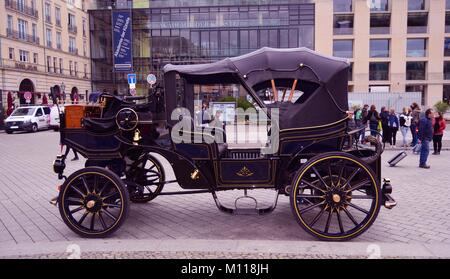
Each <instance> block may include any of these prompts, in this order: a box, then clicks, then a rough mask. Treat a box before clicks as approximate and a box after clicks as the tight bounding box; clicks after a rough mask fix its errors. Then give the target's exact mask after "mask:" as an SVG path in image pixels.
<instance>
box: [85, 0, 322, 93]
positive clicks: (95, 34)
mask: <svg viewBox="0 0 450 279" xmlns="http://www.w3.org/2000/svg"><path fill="white" fill-rule="evenodd" d="M312 2H313V1H307V0H276V1H275V0H246V1H237V0H221V1H217V0H212V1H211V0H169V1H161V0H156V1H152V0H144V1H143V0H136V1H126V0H123V1H120V0H117V1H96V2H95V5H94V6H93V7H91V8H92V9H90V11H89V15H90V21H91V26H90V27H91V30H90V31H91V44H92V45H91V46H92V47H91V49H92V54H91V55H92V81H93V86H94V88H95V89H96V90H98V91H103V90H107V91H109V92H112V91H113V90H116V89H117V90H118V91H119V92H121V93H123V92H124V91H126V90H127V88H128V84H127V76H126V73H113V70H112V69H113V58H112V52H113V51H112V35H111V34H112V30H111V13H112V11H113V10H114V9H130V10H131V12H132V38H133V40H132V51H133V70H134V72H135V73H136V74H137V79H138V80H137V84H136V90H137V93H138V94H145V93H146V92H147V90H148V88H149V85H148V84H147V82H146V81H145V78H146V76H147V75H148V74H149V73H153V74H156V76H157V78H158V79H161V75H162V67H163V66H164V65H165V64H167V63H176V64H189V63H205V62H212V61H216V60H220V59H223V58H225V57H230V56H237V55H241V54H245V53H248V52H251V51H253V50H256V49H259V48H261V47H264V46H269V47H277V48H287V47H301V46H305V47H308V48H312V49H314V4H313V3H312ZM94 46H96V47H94Z"/></svg>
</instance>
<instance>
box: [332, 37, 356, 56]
mask: <svg viewBox="0 0 450 279" xmlns="http://www.w3.org/2000/svg"><path fill="white" fill-rule="evenodd" d="M333 56H337V57H344V58H352V57H353V40H334V41H333Z"/></svg>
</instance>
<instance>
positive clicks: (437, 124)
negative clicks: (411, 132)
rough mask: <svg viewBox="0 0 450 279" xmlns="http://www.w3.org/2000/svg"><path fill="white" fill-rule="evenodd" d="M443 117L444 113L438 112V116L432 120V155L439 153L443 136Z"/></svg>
mask: <svg viewBox="0 0 450 279" xmlns="http://www.w3.org/2000/svg"><path fill="white" fill-rule="evenodd" d="M444 130H445V119H444V115H443V114H442V113H441V112H440V113H439V115H438V117H436V118H435V119H434V121H433V149H434V152H433V155H439V154H441V148H442V137H443V136H444Z"/></svg>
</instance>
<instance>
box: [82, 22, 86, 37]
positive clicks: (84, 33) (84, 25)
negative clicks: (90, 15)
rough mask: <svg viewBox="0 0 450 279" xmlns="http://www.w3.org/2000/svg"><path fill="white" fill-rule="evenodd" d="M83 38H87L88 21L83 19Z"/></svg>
mask: <svg viewBox="0 0 450 279" xmlns="http://www.w3.org/2000/svg"><path fill="white" fill-rule="evenodd" d="M82 27H83V36H84V37H86V20H85V19H84V18H83V26H82Z"/></svg>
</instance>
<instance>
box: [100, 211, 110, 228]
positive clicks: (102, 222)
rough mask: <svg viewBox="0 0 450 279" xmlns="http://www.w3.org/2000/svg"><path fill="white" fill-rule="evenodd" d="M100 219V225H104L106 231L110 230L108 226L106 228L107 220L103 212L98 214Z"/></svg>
mask: <svg viewBox="0 0 450 279" xmlns="http://www.w3.org/2000/svg"><path fill="white" fill-rule="evenodd" d="M98 219H99V220H100V223H101V224H102V227H103V229H104V230H106V229H107V228H108V226H106V222H105V219H103V216H102V212H101V211H100V212H99V213H98Z"/></svg>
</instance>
